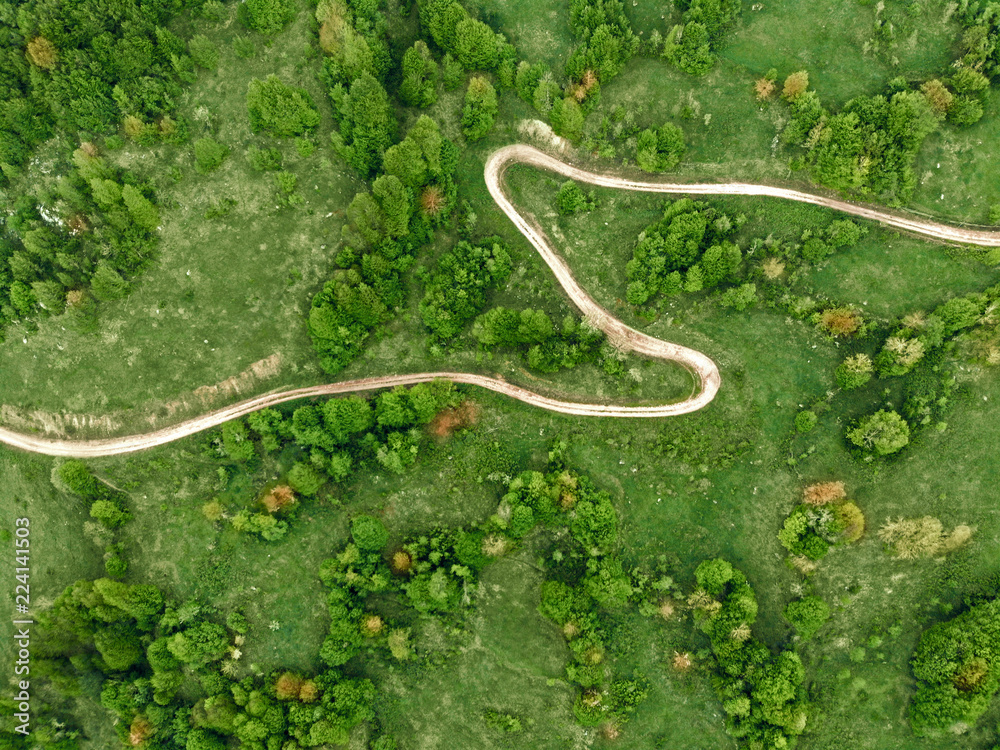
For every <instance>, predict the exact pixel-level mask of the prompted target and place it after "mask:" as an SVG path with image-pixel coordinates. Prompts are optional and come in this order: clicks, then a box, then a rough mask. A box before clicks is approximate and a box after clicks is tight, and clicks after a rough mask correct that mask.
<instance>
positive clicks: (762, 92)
mask: <svg viewBox="0 0 1000 750" xmlns="http://www.w3.org/2000/svg"><path fill="white" fill-rule="evenodd" d="M753 90H754V93H755V94H756V95H757V98H758V99H760V100H761V101H764V100H765V99H770V98H771V94H773V93H774V81H772V80H771V79H770V78H758V79H757V80H756V81H754V83H753Z"/></svg>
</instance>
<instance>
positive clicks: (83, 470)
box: [56, 458, 103, 500]
mask: <svg viewBox="0 0 1000 750" xmlns="http://www.w3.org/2000/svg"><path fill="white" fill-rule="evenodd" d="M56 473H57V475H58V477H59V479H60V481H62V483H63V484H65V485H66V487H67V488H69V490H70V492H73V493H74V494H77V495H79V496H80V497H82V498H84V499H85V500H95V499H97V498H99V497H101V496H102V495H103V491H102V486H101V484H100V482H98V480H97V478H96V477H95V476H94V475H93V474H92V473H91V472H90V469H88V468H87V464H85V463H84V462H83V461H80V460H79V459H76V458H71V459H69V460H67V461H65V462H63V463H62V464H61V465H60V466H59V468H58V470H57V471H56Z"/></svg>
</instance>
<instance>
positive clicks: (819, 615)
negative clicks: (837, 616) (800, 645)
mask: <svg viewBox="0 0 1000 750" xmlns="http://www.w3.org/2000/svg"><path fill="white" fill-rule="evenodd" d="M784 615H785V619H786V620H788V621H789V622H790V623H791V624H792V626H793V627H794V628H795V630H796V632H797V633H798V634H799V636H800V637H801V638H802V640H804V641H808V640H809V639H810V638H812V637H813V636H814V635H815V634H816V631H818V630H819V629H820V628H821V627H823V624H824V623H825V622H826V621H827V620H829V619H830V605H829V604H827V603H826V602H825V601H823V600H822V599H821V598H820V597H818V596H805V597H803V598H801V599H796V600H795V601H794V602H789V603H788V606H786V607H785V612H784Z"/></svg>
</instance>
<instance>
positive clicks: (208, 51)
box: [188, 34, 219, 70]
mask: <svg viewBox="0 0 1000 750" xmlns="http://www.w3.org/2000/svg"><path fill="white" fill-rule="evenodd" d="M188 52H189V53H190V54H191V59H192V60H194V62H195V65H198V66H199V67H202V68H205V69H206V70H215V69H216V68H217V67H218V65H219V48H218V47H216V46H215V45H214V44H213V43H212V41H211V40H210V39H209V38H208V37H207V36H205V35H203V34H195V35H194V36H193V37H191V39H190V41H189V42H188Z"/></svg>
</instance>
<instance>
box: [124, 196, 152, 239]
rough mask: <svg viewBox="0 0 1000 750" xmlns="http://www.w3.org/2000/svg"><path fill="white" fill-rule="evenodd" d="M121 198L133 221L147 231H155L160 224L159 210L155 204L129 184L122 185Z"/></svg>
mask: <svg viewBox="0 0 1000 750" xmlns="http://www.w3.org/2000/svg"><path fill="white" fill-rule="evenodd" d="M122 200H123V201H124V202H125V206H126V207H127V208H128V212H129V214H130V215H131V216H132V220H133V221H135V223H136V224H137V225H138V226H140V227H142V228H143V229H145V230H146V231H149V232H155V231H156V230H157V229H158V228H159V226H160V212H159V211H157V210H156V206H154V205H153V204H152V203H150V202H149V200H148V199H147V198H146V196H144V195H143V194H142V193H140V192H139V191H138V190H137V189H136V188H134V187H132V186H131V185H124V186H122Z"/></svg>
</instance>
